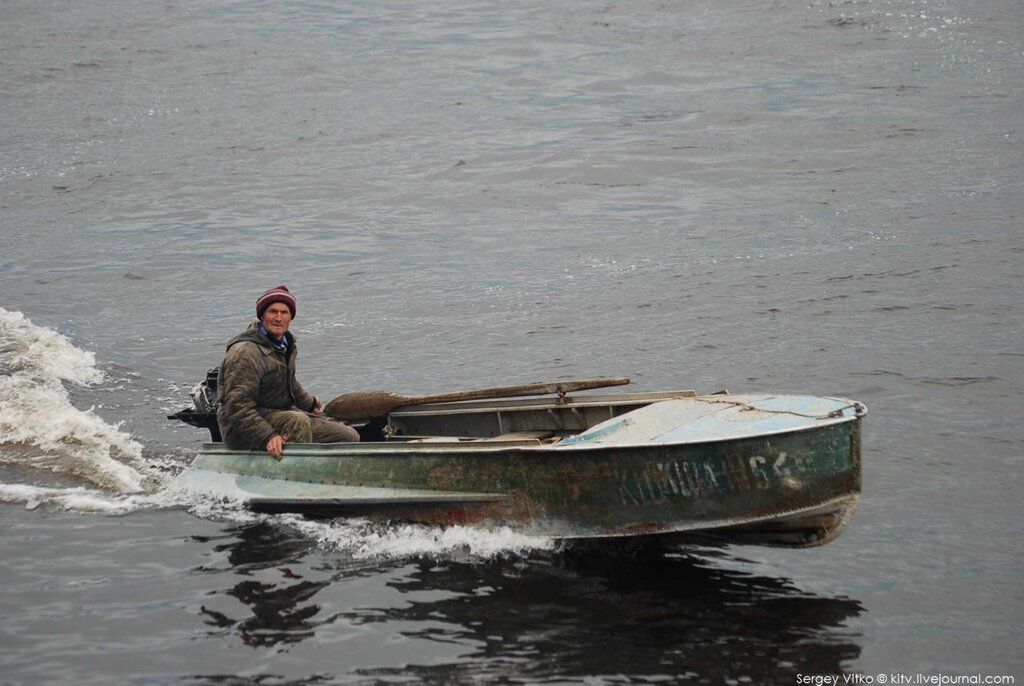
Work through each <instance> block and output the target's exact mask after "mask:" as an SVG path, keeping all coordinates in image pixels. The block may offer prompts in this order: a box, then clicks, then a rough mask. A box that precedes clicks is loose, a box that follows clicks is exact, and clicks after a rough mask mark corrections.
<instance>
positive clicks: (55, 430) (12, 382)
mask: <svg viewBox="0 0 1024 686" xmlns="http://www.w3.org/2000/svg"><path fill="white" fill-rule="evenodd" d="M104 378H105V375H104V374H103V372H102V371H101V370H100V369H98V368H97V367H96V358H95V355H94V354H93V353H91V352H88V351H85V350H82V349H80V348H77V347H76V346H75V345H74V344H73V343H72V342H71V341H70V340H68V338H67V337H66V336H63V335H61V334H60V333H57V332H55V331H52V330H50V329H47V328H44V327H40V326H36V325H34V324H33V323H32V322H31V321H29V320H28V319H27V318H26V317H25V315H23V314H22V313H21V312H11V311H8V310H6V309H4V308H0V464H2V465H4V466H7V467H15V468H20V469H27V470H30V471H34V472H36V473H40V472H49V473H51V474H56V475H61V476H63V477H69V478H71V479H74V480H76V481H86V482H89V483H91V484H93V485H94V486H97V487H99V488H102V489H106V490H109V491H114V492H120V493H134V492H140V491H144V490H147V488H148V487H151V486H152V485H153V484H152V482H153V481H158V480H159V475H158V474H156V473H153V472H152V470H151V469H149V468H148V466H147V465H146V464H145V462H144V461H143V459H142V445H141V444H140V443H138V442H137V441H135V440H134V439H133V438H132V437H131V436H130V435H128V434H127V433H125V432H124V431H121V430H120V428H119V427H118V426H116V425H111V424H109V423H107V422H106V421H104V420H103V419H102V418H101V417H99V416H98V415H97V414H96V413H95V412H94V411H93V408H90V409H88V410H80V409H78V408H76V407H75V406H74V405H72V403H71V399H70V397H69V393H68V386H76V387H87V386H93V385H95V384H98V383H100V382H102V381H103V380H104Z"/></svg>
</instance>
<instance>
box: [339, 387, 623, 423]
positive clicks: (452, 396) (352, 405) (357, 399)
mask: <svg viewBox="0 0 1024 686" xmlns="http://www.w3.org/2000/svg"><path fill="white" fill-rule="evenodd" d="M628 383H629V379H627V378H625V377H616V378H610V379H579V380H576V381H545V382H541V383H532V384H525V385H523V386H499V387H497V388H480V389H477V390H474V391H456V392H454V393H440V394H437V395H399V394H398V393H392V392H390V391H360V392H356V393H344V394H342V395H339V396H338V397H337V398H335V399H334V400H332V401H331V402H329V403H327V406H326V407H324V414H325V415H327V416H328V417H334V418H335V419H348V420H353V419H372V418H373V417H383V416H384V415H386V414H387V413H388V412H391V411H392V410H394V409H395V408H396V407H401V406H403V405H423V404H425V403H450V402H457V401H459V400H483V399H485V398H513V397H516V396H522V395H545V394H548V393H568V392H570V391H584V390H587V389H588V388H605V387H607V386H623V385H625V384H628Z"/></svg>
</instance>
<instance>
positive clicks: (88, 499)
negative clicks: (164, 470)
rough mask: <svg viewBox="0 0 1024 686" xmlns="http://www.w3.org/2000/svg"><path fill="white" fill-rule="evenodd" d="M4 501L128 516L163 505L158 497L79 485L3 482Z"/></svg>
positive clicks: (1, 499) (1, 494) (0, 486)
mask: <svg viewBox="0 0 1024 686" xmlns="http://www.w3.org/2000/svg"><path fill="white" fill-rule="evenodd" d="M0 502H5V503H24V504H25V509H28V510H34V509H36V508H37V507H40V506H47V507H57V508H60V509H63V510H67V511H70V512H82V513H96V514H105V515H124V514H129V513H131V512H137V511H138V510H142V509H144V508H148V507H152V506H154V505H161V504H162V503H160V502H159V498H158V496H151V495H143V494H136V495H127V496H126V495H119V494H112V493H109V492H107V491H99V490H96V489H90V488H85V487H84V486H78V487H74V488H45V487H42V486H29V485H25V484H0Z"/></svg>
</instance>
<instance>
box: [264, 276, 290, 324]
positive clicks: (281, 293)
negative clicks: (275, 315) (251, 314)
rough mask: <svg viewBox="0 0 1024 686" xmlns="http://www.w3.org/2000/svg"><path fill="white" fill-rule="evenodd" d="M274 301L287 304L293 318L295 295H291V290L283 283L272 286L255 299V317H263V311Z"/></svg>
mask: <svg viewBox="0 0 1024 686" xmlns="http://www.w3.org/2000/svg"><path fill="white" fill-rule="evenodd" d="M274 303H284V304H285V305H287V306H288V310H289V311H290V312H291V313H292V319H295V310H296V303H295V296H294V295H292V293H291V291H289V290H288V287H287V286H285V285H284V284H281V285H280V286H274V287H273V288H271V289H270V290H269V291H266V292H264V293H263V295H261V296H260V297H259V299H258V300H257V301H256V318H257V319H263V313H264V312H266V311H267V308H268V307H270V306H271V305H273V304H274Z"/></svg>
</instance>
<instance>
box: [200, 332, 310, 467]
mask: <svg viewBox="0 0 1024 686" xmlns="http://www.w3.org/2000/svg"><path fill="white" fill-rule="evenodd" d="M258 325H259V322H253V323H252V324H250V325H249V328H248V329H246V330H245V332H244V333H242V334H240V335H238V336H235V337H234V338H232V339H231V340H230V341H228V345H227V353H226V354H225V355H224V361H223V362H221V364H220V373H219V374H218V378H217V423H218V424H219V425H220V433H221V436H222V437H223V438H224V442H225V443H227V444H228V445H229V446H230V447H233V448H241V449H254V450H255V449H263V447H264V446H266V444H267V441H269V440H270V439H271V438H272V437H273V436H274V434H276V433H277V430H276V429H274V427H272V426H271V425H270V424H269V423H267V421H266V420H265V419H264V418H263V417H262V415H261V414H260V410H290V409H296V408H297V409H300V410H304V411H306V412H312V411H313V408H314V406H315V405H316V399H315V398H314V397H313V396H312V395H310V394H309V393H307V392H306V391H305V389H304V388H302V385H301V384H299V382H298V380H297V379H296V378H295V358H296V357H297V355H298V349H297V348H296V345H295V336H294V335H292V333H291V332H288V333H286V334H285V336H286V337H287V339H288V352H287V353H282V352H279V351H278V350H275V349H274V345H273V344H272V343H271V342H270V340H269V339H268V338H267V337H266V336H264V335H263V334H261V333H260V332H259V329H258V328H257V327H258Z"/></svg>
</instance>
